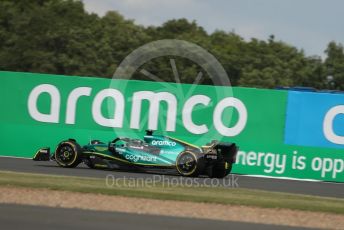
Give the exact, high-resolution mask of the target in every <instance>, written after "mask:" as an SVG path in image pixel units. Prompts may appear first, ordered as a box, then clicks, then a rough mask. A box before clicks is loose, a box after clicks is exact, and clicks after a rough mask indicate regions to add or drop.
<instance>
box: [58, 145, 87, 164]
mask: <svg viewBox="0 0 344 230" xmlns="http://www.w3.org/2000/svg"><path fill="white" fill-rule="evenodd" d="M54 157H55V160H56V162H57V164H58V165H59V166H61V167H64V168H75V167H76V166H78V164H80V162H81V147H80V145H79V144H78V143H76V142H75V141H71V140H68V141H63V142H61V143H60V144H59V145H58V146H57V148H56V151H55V154H54Z"/></svg>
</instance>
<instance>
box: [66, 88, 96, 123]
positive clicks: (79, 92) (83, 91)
mask: <svg viewBox="0 0 344 230" xmlns="http://www.w3.org/2000/svg"><path fill="white" fill-rule="evenodd" d="M91 91H92V89H91V88H90V87H78V88H75V89H74V90H73V91H72V92H71V93H70V94H69V96H68V99H67V110H66V124H75V110H76V104H77V102H78V99H79V98H80V97H81V96H90V94H91Z"/></svg>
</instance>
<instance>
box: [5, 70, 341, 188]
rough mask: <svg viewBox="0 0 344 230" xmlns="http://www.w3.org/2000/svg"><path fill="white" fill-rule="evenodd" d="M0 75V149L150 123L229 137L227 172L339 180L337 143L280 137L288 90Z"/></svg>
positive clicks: (178, 133) (14, 151)
mask: <svg viewBox="0 0 344 230" xmlns="http://www.w3.org/2000/svg"><path fill="white" fill-rule="evenodd" d="M0 80H1V83H2V84H1V86H0V87H1V91H0V98H1V104H0V105H1V110H2V112H1V113H0V118H1V119H0V129H1V136H0V138H1V141H0V144H1V152H0V155H4V156H15V157H27V158H30V157H32V156H33V155H34V154H35V152H36V150H37V149H38V148H40V147H45V146H50V147H52V148H55V146H56V144H57V143H58V142H59V141H61V140H63V139H67V138H70V137H72V138H75V139H77V141H78V142H79V143H81V144H86V143H87V142H88V141H89V140H90V139H100V140H104V141H107V140H108V141H110V140H112V139H114V138H115V137H116V136H128V137H133V138H141V137H142V136H143V135H144V130H145V129H147V128H152V129H156V130H157V132H160V133H163V134H166V135H170V136H173V137H176V138H180V139H183V140H186V141H188V142H191V143H194V144H197V145H203V144H205V143H207V142H210V141H211V140H213V139H215V140H221V141H232V142H236V143H237V144H238V145H239V146H240V151H239V153H238V158H237V164H236V165H235V166H234V167H233V172H234V173H241V174H250V175H260V176H272V177H288V178H296V179H311V180H323V181H336V182H344V173H343V170H344V162H343V150H340V149H332V148H315V147H300V146H291V145H285V144H284V130H285V117H286V107H287V106H286V105H287V99H288V92H287V91H277V90H262V89H249V88H240V87H233V88H228V87H221V86H217V87H214V86H204V85H199V86H195V85H189V84H173V83H160V82H159V83H158V82H145V81H130V80H129V81H128V80H113V81H111V80H110V79H100V78H86V77H70V76H57V75H46V74H31V73H14V72H0ZM110 86H111V88H110V89H109V87H110Z"/></svg>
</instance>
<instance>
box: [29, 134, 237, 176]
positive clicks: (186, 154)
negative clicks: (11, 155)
mask: <svg viewBox="0 0 344 230" xmlns="http://www.w3.org/2000/svg"><path fill="white" fill-rule="evenodd" d="M237 151H238V147H237V146H236V144H234V143H227V142H218V141H212V142H211V143H209V144H207V145H205V146H202V147H198V146H195V145H192V144H189V143H186V142H184V141H181V140H178V139H175V138H172V137H168V136H162V135H154V134H153V131H151V130H147V131H146V135H145V136H144V138H143V140H139V139H130V138H120V137H118V138H116V139H114V140H113V141H111V142H109V143H107V144H106V143H103V142H101V141H98V140H93V141H90V143H89V144H87V145H84V146H82V147H81V146H80V145H79V144H78V143H77V141H76V140H74V139H69V140H65V141H62V142H60V143H59V144H58V146H57V148H56V150H55V152H54V153H50V148H41V149H39V150H38V152H37V153H36V154H35V156H34V158H33V160H35V161H49V160H54V161H56V163H57V164H58V165H59V166H62V167H67V168H73V167H76V166H78V165H79V164H80V163H82V162H83V163H84V164H86V165H87V166H88V167H90V168H108V169H126V170H132V169H135V170H140V171H152V170H155V169H157V170H161V171H162V170H164V172H165V171H173V172H176V173H178V174H180V175H182V176H192V177H196V176H198V175H208V176H209V177H215V178H223V177H225V176H227V175H228V174H229V173H230V171H231V169H232V164H233V163H235V158H236V154H237Z"/></svg>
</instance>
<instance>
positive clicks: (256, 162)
mask: <svg viewBox="0 0 344 230" xmlns="http://www.w3.org/2000/svg"><path fill="white" fill-rule="evenodd" d="M237 162H238V163H239V164H241V165H248V166H258V167H259V166H263V167H264V172H265V173H272V172H274V173H277V174H282V173H284V171H285V169H286V164H287V156H286V155H285V154H274V153H263V152H258V153H256V152H253V151H249V152H248V153H246V152H244V151H238V154H237Z"/></svg>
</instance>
